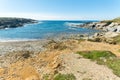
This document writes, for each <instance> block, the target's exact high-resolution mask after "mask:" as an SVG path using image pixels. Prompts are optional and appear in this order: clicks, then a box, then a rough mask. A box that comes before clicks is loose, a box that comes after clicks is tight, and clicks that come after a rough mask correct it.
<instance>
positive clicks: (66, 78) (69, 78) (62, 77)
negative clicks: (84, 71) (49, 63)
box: [53, 73, 76, 80]
mask: <svg viewBox="0 0 120 80" xmlns="http://www.w3.org/2000/svg"><path fill="white" fill-rule="evenodd" d="M53 80H76V78H75V76H74V75H73V74H60V73H59V74H57V75H56V76H55V77H54V79H53Z"/></svg>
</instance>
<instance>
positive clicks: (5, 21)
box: [0, 17, 37, 29]
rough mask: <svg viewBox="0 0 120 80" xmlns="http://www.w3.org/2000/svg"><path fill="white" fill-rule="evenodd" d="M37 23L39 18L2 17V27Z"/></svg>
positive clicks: (0, 27)
mask: <svg viewBox="0 0 120 80" xmlns="http://www.w3.org/2000/svg"><path fill="white" fill-rule="evenodd" d="M32 23H37V20H33V19H25V18H7V17H1V18H0V29H5V28H17V27H22V26H24V25H25V24H32Z"/></svg>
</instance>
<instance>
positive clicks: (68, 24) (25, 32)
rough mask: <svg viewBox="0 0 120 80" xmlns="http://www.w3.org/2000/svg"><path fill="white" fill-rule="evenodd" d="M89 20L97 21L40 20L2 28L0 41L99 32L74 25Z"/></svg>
mask: <svg viewBox="0 0 120 80" xmlns="http://www.w3.org/2000/svg"><path fill="white" fill-rule="evenodd" d="M88 22H96V21H92V20H85V21H82V20H81V21H69V20H66V21H62V20H61V21H60V20H44V21H42V20H40V21H39V22H38V23H35V24H26V25H24V26H23V27H18V28H6V29H1V30H0V42H2V41H26V40H27V41H28V40H40V39H49V38H58V37H59V36H62V37H68V36H70V35H77V34H86V35H87V34H88V35H92V34H94V33H96V32H98V30H94V29H89V28H81V27H76V26H74V25H80V24H85V23H88Z"/></svg>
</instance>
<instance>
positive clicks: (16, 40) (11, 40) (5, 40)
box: [0, 38, 42, 42]
mask: <svg viewBox="0 0 120 80" xmlns="http://www.w3.org/2000/svg"><path fill="white" fill-rule="evenodd" d="M38 40H42V39H23V38H22V39H20V38H18V39H10V38H9V39H8V38H7V39H0V42H23V41H38Z"/></svg>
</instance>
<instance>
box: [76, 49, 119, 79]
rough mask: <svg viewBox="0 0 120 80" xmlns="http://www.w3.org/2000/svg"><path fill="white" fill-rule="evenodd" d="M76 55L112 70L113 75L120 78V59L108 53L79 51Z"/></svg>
mask: <svg viewBox="0 0 120 80" xmlns="http://www.w3.org/2000/svg"><path fill="white" fill-rule="evenodd" d="M77 54H80V55H82V56H83V57H84V58H87V59H91V60H93V61H96V62H97V63H98V64H100V65H106V66H107V67H109V68H110V69H112V70H113V73H114V74H116V75H117V76H119V77H120V67H119V66H120V59H119V58H117V57H116V55H114V54H113V53H111V52H110V51H80V52H77Z"/></svg>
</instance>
